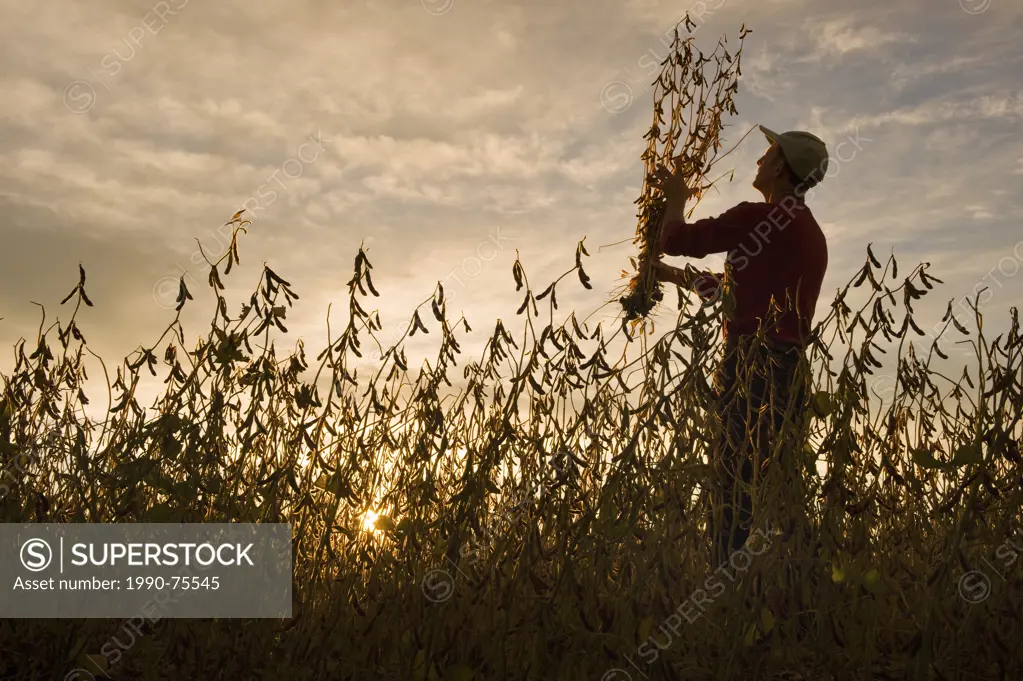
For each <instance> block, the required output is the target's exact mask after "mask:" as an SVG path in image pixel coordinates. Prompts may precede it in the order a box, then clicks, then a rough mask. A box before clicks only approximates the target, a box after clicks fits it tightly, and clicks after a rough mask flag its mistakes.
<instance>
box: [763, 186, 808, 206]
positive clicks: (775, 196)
mask: <svg viewBox="0 0 1023 681" xmlns="http://www.w3.org/2000/svg"><path fill="white" fill-rule="evenodd" d="M760 193H761V194H763V195H764V201H766V202H767V203H775V204H776V203H780V202H781V200H782V199H784V198H785V197H786V196H791V197H793V198H794V199H796V200H797V201H799V202H800V203H802V201H803V197H802V196H801V195H800V194H799V192H797V191H796V188H795V187H792V186H788V185H786V186H784V187H771V188H770V189H766V190H764V189H762V190H761V191H760Z"/></svg>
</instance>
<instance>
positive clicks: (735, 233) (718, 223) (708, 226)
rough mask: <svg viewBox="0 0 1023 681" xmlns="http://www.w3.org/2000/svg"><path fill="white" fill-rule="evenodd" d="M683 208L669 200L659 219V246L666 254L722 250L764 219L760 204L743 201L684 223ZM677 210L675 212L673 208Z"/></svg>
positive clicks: (704, 253) (695, 254) (689, 254)
mask: <svg viewBox="0 0 1023 681" xmlns="http://www.w3.org/2000/svg"><path fill="white" fill-rule="evenodd" d="M683 210H684V209H681V208H679V207H678V205H677V204H674V205H673V204H672V202H671V201H669V202H668V205H667V210H666V211H665V214H664V219H663V220H662V221H661V236H660V239H659V241H658V250H659V252H661V253H665V254H666V255H672V256H675V255H684V256H687V257H690V258H703V257H705V256H707V255H708V254H710V253H724V252H726V251H730V250H732V249H733V248H738V246H739V244H740V243H742V240H743V239H744V238H746V237H747V236H748V235H749V233H750V232H751V231H752V230H753V228H754V227H755V226H756V225H757V224H759V223H760V222H761V220H762V219H763V217H764V216H763V215H762V213H763V210H762V205H761V204H756V203H749V202H745V201H744V202H743V203H740V204H738V205H736V206H734V207H733V208H730V209H728V210H727V211H725V212H724V213H722V214H721V215H719V216H717V217H714V218H704V219H702V220H697V221H696V222H694V223H692V224H687V223H686V221H685V217H684V216H683V215H682V212H683ZM676 211H677V212H676Z"/></svg>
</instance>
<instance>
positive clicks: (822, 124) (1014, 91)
mask: <svg viewBox="0 0 1023 681" xmlns="http://www.w3.org/2000/svg"><path fill="white" fill-rule="evenodd" d="M0 8H2V14H3V21H2V22H0V84H2V90H3V93H4V100H5V101H4V104H3V106H2V107H0V229H2V230H3V243H4V248H3V249H0V281H2V285H0V317H2V320H0V346H3V347H6V348H9V349H10V348H13V345H14V343H15V342H16V341H17V340H18V339H19V338H26V339H27V340H28V341H29V345H30V346H31V345H32V344H34V339H35V336H36V333H37V328H38V325H39V322H40V308H39V307H38V306H37V305H34V304H33V301H34V302H37V303H40V304H42V305H44V306H45V307H46V311H47V324H49V323H50V322H52V321H53V320H54V318H55V315H59V317H60V318H61V319H62V320H66V319H67V317H68V315H69V314H70V310H68V309H67V308H68V307H70V306H69V305H65V306H64V307H63V308H60V306H59V301H60V300H61V298H63V297H64V295H65V294H66V293H67V292H69V291H70V290H71V289H72V288H73V287H74V285H75V284H76V283H77V280H78V268H77V266H78V264H79V263H81V264H82V265H83V266H84V267H85V268H86V270H87V272H88V283H87V291H88V292H89V294H90V297H91V298H92V300H93V301H94V302H95V304H96V306H95V307H94V308H89V309H87V310H86V311H85V312H84V313H81V315H80V320H79V325H80V326H81V328H82V329H83V331H84V332H85V334H86V336H87V337H88V339H89V344H90V347H92V348H93V350H94V351H96V352H97V353H99V354H100V355H102V356H103V357H104V358H105V359H106V360H107V361H108V366H110V364H111V363H113V364H116V363H117V361H118V360H119V358H122V357H124V356H125V355H126V354H127V353H129V352H131V351H132V350H134V349H135V348H137V347H138V346H139V345H145V346H147V347H148V346H150V345H151V344H152V343H154V342H155V341H156V339H157V338H158V337H159V335H160V333H161V332H162V330H163V328H164V327H165V326H166V324H168V323H169V322H170V321H171V320H172V319H173V316H174V312H173V310H172V309H169V308H172V307H173V298H174V294H175V293H176V286H177V284H176V280H177V279H178V278H179V277H181V276H183V275H184V276H185V277H186V282H189V283H190V288H191V289H192V291H193V293H195V294H196V301H194V302H190V303H189V305H188V306H187V307H186V309H185V313H184V315H183V319H184V324H185V331H186V334H188V336H189V337H190V338H189V341H194V339H195V338H196V337H198V335H199V334H201V333H202V334H205V331H206V330H207V329H208V320H209V319H210V318H211V317H212V310H213V307H212V301H213V299H212V295H211V294H209V292H208V289H206V287H205V283H204V276H202V271H203V268H202V267H201V266H200V265H199V264H196V262H197V260H198V258H197V257H196V256H195V254H196V251H197V243H201V244H202V245H203V248H204V250H205V251H206V252H207V254H208V255H210V256H211V257H214V256H219V255H221V254H222V253H223V252H224V248H225V246H226V240H225V239H224V237H223V235H224V234H226V231H225V230H224V229H223V228H222V225H223V223H224V222H225V221H227V220H228V219H229V218H230V216H231V215H232V214H233V213H234V212H235V211H237V210H238V209H239V208H241V207H243V206H245V207H248V208H249V209H250V213H252V215H253V216H254V217H255V220H254V222H253V224H252V226H251V228H250V233H249V234H248V235H244V236H243V237H242V242H241V258H242V265H243V266H242V267H241V268H240V269H239V270H237V271H236V272H234V273H232V275H231V276H230V277H229V278H228V280H227V283H228V286H229V293H230V295H229V301H230V312H231V314H232V315H234V314H236V313H237V310H238V307H239V305H240V304H241V303H242V302H245V301H246V300H247V299H248V295H249V293H250V292H251V291H253V290H254V289H255V286H256V284H257V279H258V276H259V272H260V270H261V268H262V263H264V262H265V263H267V264H268V265H269V266H270V267H272V268H273V269H274V270H275V271H276V272H278V273H279V274H280V275H281V276H283V277H284V278H286V279H288V280H289V281H290V282H291V283H292V284H293V286H294V289H295V290H296V291H297V292H298V293H299V295H300V296H301V299H300V301H298V303H297V307H296V308H295V309H293V310H291V311H290V312H289V315H288V321H289V329H290V330H291V333H290V334H289V335H288V336H287V338H288V339H290V340H289V341H288V342H285V343H283V345H282V344H281V343H279V344H278V348H279V349H282V348H283V349H285V350H286V349H288V348H290V347H293V343H294V339H295V338H297V337H302V338H303V339H305V341H306V343H307V348H308V350H309V353H310V355H311V356H312V357H314V356H315V355H316V354H317V353H318V351H319V349H320V348H322V347H323V344H324V342H325V339H326V324H325V319H326V311H327V306H328V304H330V303H333V304H334V309H333V312H332V314H331V320H332V324H331V326H332V329H334V330H335V334H336V330H337V329H338V328H340V327H343V326H344V325H345V324H346V322H347V316H346V315H347V306H346V304H345V301H346V298H347V291H346V287H345V282H347V281H348V279H349V278H350V276H351V272H352V265H353V259H354V257H355V255H356V253H357V251H358V248H359V245H360V243H362V244H365V245H366V247H367V248H368V254H369V257H370V260H371V261H372V263H373V265H374V270H373V274H374V283H375V284H376V287H377V288H378V290H379V291H380V292H381V294H382V298H380V299H373V301H372V302H371V303H370V304H371V305H376V306H377V307H378V308H379V309H380V311H381V317H382V320H383V322H384V324H385V335H386V333H389V332H390V331H392V330H393V329H394V328H395V327H397V326H398V325H399V324H400V323H401V322H402V321H403V320H405V319H407V316H408V314H409V312H410V311H411V310H412V309H413V308H414V307H415V305H417V304H419V303H420V302H422V301H423V300H426V299H427V298H429V296H430V295H431V293H432V291H433V289H434V287H435V285H436V283H437V282H438V281H442V282H443V283H444V287H445V290H446V291H447V296H448V311H449V314H450V315H451V316H452V317H453V318H457V317H458V316H459V314H460V313H462V312H464V314H465V315H466V317H467V318H468V319H469V322H470V324H471V325H472V326H473V328H474V331H475V333H474V334H470V336H468V337H467V338H466V340H465V341H464V342H463V346H464V347H465V348H466V349H467V351H469V352H472V351H473V350H476V351H477V352H478V349H479V348H480V347H482V344H483V343H484V342H485V340H486V336H487V333H488V331H489V330H492V328H493V324H494V322H495V321H496V319H497V318H499V317H500V318H503V319H504V320H505V322H506V324H507V325H508V326H509V327H510V328H511V329H512V330H513V331H515V330H521V328H522V317H516V316H515V309H516V308H517V307H518V305H519V302H520V300H521V297H520V294H518V293H516V292H515V290H514V283H513V280H512V277H511V266H512V263H513V262H514V259H515V257H516V253H518V255H519V256H520V258H521V260H522V262H523V264H524V266H525V268H526V272H527V275H528V276H529V278H530V281H531V282H532V284H533V288H534V290H535V291H539V290H541V289H542V288H544V287H545V286H546V285H547V283H549V282H550V281H551V280H552V279H553V278H555V277H557V276H559V275H560V274H562V273H563V272H564V271H566V270H568V269H570V268H571V267H572V265H573V258H574V248H575V244H576V243H577V242H578V241H579V240H580V239H582V238H583V237H585V238H586V244H587V247H588V249H589V251H590V253H591V254H592V257H591V258H589V259H588V260H587V261H586V267H587V271H588V273H589V274H590V276H591V278H592V282H593V284H594V289H593V290H592V291H586V290H584V289H583V288H582V287H581V286H580V285H579V284H578V282H577V281H576V280H575V278H574V276H573V277H572V278H571V279H569V280H568V281H566V282H564V283H563V284H562V285H561V286H560V287H559V303H560V304H561V309H562V311H566V310H567V309H575V310H576V312H577V316H578V317H579V318H584V317H586V316H587V315H589V314H590V313H591V312H593V311H594V310H597V308H599V307H600V306H601V305H602V304H603V303H604V302H605V301H606V300H607V299H608V298H609V297H610V296H611V293H612V291H613V289H614V288H615V287H616V286H618V285H620V284H621V281H619V279H618V277H619V272H620V270H621V269H622V268H623V267H624V268H628V267H629V266H628V257H629V256H630V255H632V254H634V252H635V246H634V245H633V244H631V243H630V240H631V237H632V236H633V234H634V232H635V228H636V219H635V206H634V204H633V202H634V201H635V199H636V197H637V196H638V195H639V191H640V182H641V180H642V164H641V162H640V154H641V153H642V151H643V149H644V146H645V142H644V141H643V139H642V136H643V134H644V132H645V131H646V129H647V128H648V127H649V125H650V121H651V117H652V104H651V90H650V87H649V83H650V81H651V79H652V78H653V77H654V73H653V70H652V69H651V68H650V64H651V63H654V62H659V61H660V60H661V59H663V58H664V57H665V56H666V54H667V51H666V45H667V44H668V42H669V36H670V32H671V29H672V27H673V26H674V25H675V24H676V23H677V22H678V21H679V19H680V18H681V16H682V15H683V14H684V13H685V11H686V10H687V9H689V10H690V11H691V12H692V14H693V15H694V16H695V17H696V20H697V23H698V24H699V28H698V30H697V43H698V45H699V46H700V47H702V48H703V49H705V50H707V51H711V50H713V48H714V45H715V44H716V42H717V41H718V39H719V37H720V36H721V34H727V35H728V37H729V40H730V44H732V43H735V42H736V40H737V36H738V33H739V28H740V26H741V25H742V24H743V23H744V22H745V24H746V25H747V27H748V28H750V29H752V31H753V32H752V33H751V34H750V35H749V36H748V37H747V39H746V46H745V49H744V57H743V76H742V79H741V82H740V89H739V95H738V99H737V100H736V106H737V108H738V111H739V115H738V116H736V117H734V118H732V119H731V120H730V121H729V123H730V125H731V127H730V128H728V129H727V131H726V140H725V141H726V143H728V144H732V143H734V142H736V141H738V140H739V138H740V137H742V135H743V134H744V133H745V132H747V131H748V130H749V129H750V128H751V127H753V126H754V125H755V124H757V123H761V124H764V125H767V126H768V127H771V128H774V129H777V130H789V129H806V130H810V131H811V132H814V133H815V134H817V135H818V136H820V137H822V138H823V139H824V140H825V141H827V142H828V144H829V147H830V148H831V150H832V153H833V154H834V155H836V156H838V157H839V162H837V163H835V164H834V169H835V170H834V172H833V173H832V176H831V177H829V178H828V179H827V180H826V181H825V182H824V184H822V185H821V187H820V188H819V190H818V191H817V193H816V195H815V196H814V198H813V201H812V206H813V210H814V213H815V215H816V216H817V218H818V221H819V222H820V223H821V225H822V227H823V228H824V231H825V233H826V234H827V237H828V240H829V249H830V254H831V258H830V264H829V270H828V276H827V279H826V281H825V285H824V291H823V294H822V298H821V303H820V305H819V307H818V310H819V311H820V314H821V315H823V314H826V313H827V310H828V307H829V303H830V301H831V299H832V298H833V296H834V293H835V291H836V289H837V288H838V287H840V286H842V285H843V284H844V283H845V282H846V281H848V280H849V279H850V277H852V275H853V274H854V273H855V271H856V270H857V269H858V268H859V266H860V265H861V264H862V262H863V260H864V258H865V254H866V250H865V249H866V245H867V243H868V242H873V244H874V251H875V253H877V254H878V255H879V256H886V255H887V254H889V253H891V252H893V251H894V253H895V255H896V257H897V258H898V259H899V261H900V264H901V267H900V271H905V272H908V271H909V270H910V269H912V266H913V265H915V264H917V263H919V262H922V261H928V262H930V263H932V269H931V272H932V273H933V274H934V275H935V276H938V277H939V278H941V279H943V280H944V282H945V284H944V285H943V286H941V287H939V289H938V291H937V292H936V293H935V294H932V295H930V296H928V298H930V301H929V303H928V304H926V305H922V306H920V310H921V313H922V320H923V321H929V322H930V324H927V325H924V326H925V328H929V327H930V326H933V324H934V323H937V322H938V320H939V319H940V317H941V315H942V313H943V312H944V309H945V306H946V304H947V302H948V301H949V300H950V299H956V300H958V299H960V298H961V297H962V296H964V295H967V294H970V293H971V292H973V291H974V289H975V287H976V285H977V284H978V283H979V282H981V281H986V282H987V284H988V285H989V286H990V288H991V291H992V293H991V294H985V295H984V298H982V300H983V301H984V302H985V305H984V308H983V310H984V312H985V313H986V314H988V317H989V319H990V321H989V322H988V323H987V324H985V326H986V327H988V325H990V328H1004V326H1005V325H1006V321H1005V320H1006V319H1007V314H1008V309H1009V307H1010V306H1012V305H1018V304H1019V303H1020V299H1021V298H1023V295H1021V291H1023V287H1021V286H1020V285H1019V282H1020V281H1021V279H1020V278H1019V276H1018V275H1017V273H1018V271H1019V269H1020V267H1021V266H1023V265H1021V263H1023V243H1021V239H1023V230H1021V229H1020V225H1021V224H1023V222H1021V218H1023V201H1021V199H1020V188H1021V181H1023V136H1021V135H1020V118H1021V116H1023V93H1021V90H1020V80H1019V74H1020V73H1021V72H1023V70H1021V66H1023V65H1021V61H1023V49H1021V48H1020V47H1019V39H1018V37H1019V35H1020V34H1021V29H1023V5H1021V4H1020V3H1019V2H1017V1H1016V0H903V1H901V2H898V3H892V2H879V1H875V0H866V1H864V2H859V3H855V5H850V4H849V3H846V2H839V1H838V0H815V1H814V2H810V1H809V0H770V1H763V0H758V1H757V2H749V1H747V0H704V2H699V3H695V4H693V3H689V2H688V0H684V1H683V2H680V3H670V2H666V1H663V0H587V1H585V2H584V1H582V0H559V1H551V2H537V1H535V0H527V1H515V0H502V1H501V2H497V1H496V0H349V1H348V2H343V3H334V2H325V1H322V0H319V1H314V0H305V1H303V0H294V1H291V2H284V1H283V0H275V1H272V2H260V3H242V2H237V1H236V0H218V1H217V2H211V1H210V0H166V1H161V2H155V3H154V2H151V1H150V0H138V1H125V0H95V1H94V2H89V3H74V2H67V1H66V0H64V1H54V2H46V3H29V2H24V1H23V0H0ZM1013 74H1016V75H1015V76H1014V75H1013ZM843 142H844V143H845V144H844V146H842V147H841V148H839V145H841V144H842V143H843ZM765 146H766V142H765V140H764V139H763V137H762V136H760V135H759V133H756V134H752V135H749V136H748V137H747V138H746V140H745V141H744V142H743V143H742V144H741V145H740V146H739V147H738V149H737V150H736V151H735V152H734V153H733V154H732V155H731V156H730V157H729V159H728V160H729V162H730V163H729V167H734V169H735V171H736V172H735V180H734V182H732V183H730V184H723V185H722V186H721V187H720V192H719V193H718V194H712V195H710V196H708V197H706V198H705V199H704V201H703V202H702V203H701V204H700V206H699V208H698V211H697V216H704V215H711V214H717V213H719V212H721V211H723V210H725V209H726V208H728V207H729V206H731V205H732V204H734V203H735V202H738V201H742V200H756V199H757V198H758V195H757V194H756V192H755V191H754V190H753V189H752V187H751V186H750V182H751V180H752V178H753V175H754V171H755V161H756V159H757V158H758V157H759V155H760V154H761V153H762V152H763V150H764V148H765ZM601 246H603V248H601ZM721 259H722V258H721V256H718V257H716V258H715V257H712V258H708V259H707V261H706V264H711V265H713V264H716V263H720V262H721ZM199 262H201V261H199ZM683 262H684V261H683V260H682V259H676V263H677V264H682V263H683ZM192 278H195V279H196V280H197V281H198V282H200V283H191V281H190V280H191V279H192ZM427 311H428V308H427ZM616 313H617V310H616V309H615V308H614V307H613V306H612V307H607V308H605V309H604V310H603V311H601V312H598V313H597V314H596V315H594V317H593V318H591V321H593V320H596V319H599V318H602V317H603V318H608V319H611V318H612V317H613V316H614V315H615V314H616ZM674 316H675V312H674V311H673V310H671V309H668V310H666V311H665V312H664V313H663V314H662V315H661V316H659V317H658V319H662V320H664V321H665V322H667V321H669V320H670V319H672V318H674ZM961 318H962V319H965V318H966V315H965V314H963V315H962V317H961ZM427 323H431V320H430V318H429V316H428V317H427ZM433 325H434V328H436V326H435V322H433ZM922 325H923V324H922ZM435 337H436V334H434V335H433V336H431V337H430V338H431V339H432V338H435ZM9 349H8V350H6V351H4V352H3V355H2V357H0V370H2V371H4V372H9V370H10V368H11V367H12V366H13V358H12V353H11V351H10V350H9ZM461 365H464V364H463V363H460V366H461ZM103 392H105V389H104V390H103ZM147 403H148V402H147Z"/></svg>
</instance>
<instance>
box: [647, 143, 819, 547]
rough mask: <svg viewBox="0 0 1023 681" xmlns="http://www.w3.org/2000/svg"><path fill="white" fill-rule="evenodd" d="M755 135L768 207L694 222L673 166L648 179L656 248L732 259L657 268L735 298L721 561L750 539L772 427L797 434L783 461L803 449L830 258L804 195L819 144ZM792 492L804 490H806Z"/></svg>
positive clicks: (719, 527) (715, 511)
mask: <svg viewBox="0 0 1023 681" xmlns="http://www.w3.org/2000/svg"><path fill="white" fill-rule="evenodd" d="M760 130H761V131H762V132H763V133H764V135H766V137H767V139H768V141H769V142H770V147H769V148H768V150H767V152H766V153H764V155H763V156H762V157H761V158H760V160H759V161H757V165H758V166H759V167H758V170H757V175H756V177H755V178H754V180H753V187H754V188H756V189H757V190H758V191H759V192H760V193H761V194H763V196H764V200H763V201H762V202H760V201H758V202H742V203H739V204H738V205H736V206H735V207H733V208H731V209H729V210H727V211H725V212H724V213H722V214H721V215H719V216H718V217H714V218H704V219H702V220H697V221H696V222H694V223H692V224H687V223H686V221H685V217H684V214H685V204H686V201H687V200H688V199H689V198H690V197H691V196H693V195H694V194H695V193H696V191H695V190H694V189H691V188H689V187H687V186H686V183H685V179H684V178H683V177H682V176H681V174H680V173H679V171H678V170H676V171H675V172H674V173H672V172H669V171H668V170H667V168H665V167H664V166H659V167H658V168H657V170H656V172H655V174H654V181H653V185H654V186H655V187H657V188H658V189H660V191H661V192H662V194H663V195H664V199H665V201H666V203H665V213H664V218H663V220H662V222H661V232H660V242H659V243H658V253H664V254H667V255H672V256H686V257H689V258H702V257H704V256H706V255H708V254H710V253H727V254H728V255H727V257H726V261H725V268H724V269H725V271H724V273H723V274H713V273H709V272H702V273H701V272H698V271H697V270H695V269H694V268H692V267H691V266H688V265H687V266H686V269H685V270H679V269H677V268H674V267H671V266H669V265H666V264H664V263H663V262H657V263H656V264H655V266H654V267H655V275H656V276H657V278H658V279H659V280H661V281H665V282H670V283H675V284H678V285H679V286H682V287H684V288H687V289H692V290H695V291H696V292H697V293H698V294H699V295H700V297H701V298H703V299H704V300H705V301H708V300H712V299H714V298H715V297H717V296H718V294H720V293H721V292H722V291H723V290H724V291H728V292H729V294H730V297H729V298H728V299H727V300H728V302H729V305H728V306H726V308H725V321H724V323H723V327H724V328H723V335H724V345H725V353H724V358H723V361H722V364H721V367H720V368H719V370H718V373H717V375H716V377H715V383H716V386H715V387H716V389H717V390H716V392H717V395H718V400H717V403H716V407H715V409H716V412H717V416H718V418H719V419H720V420H721V423H722V434H721V438H720V440H719V441H718V443H717V447H716V449H715V451H714V453H713V457H712V470H714V472H715V476H714V479H715V481H716V484H713V485H711V489H710V490H708V492H709V494H710V498H711V500H712V509H711V514H710V517H709V518H708V528H709V530H710V534H711V538H712V541H713V544H714V551H715V558H716V560H717V562H718V564H720V563H723V562H725V561H726V560H728V558H729V556H730V555H731V554H732V553H733V552H735V551H737V550H739V549H740V548H742V546H743V545H744V544H745V542H746V540H747V539H748V537H749V535H750V531H751V528H750V527H749V524H750V520H751V513H752V497H751V487H750V486H751V483H752V482H753V480H754V472H755V471H758V470H761V469H762V468H763V466H765V465H766V464H767V463H768V462H769V461H770V458H771V454H772V450H774V449H775V447H774V445H775V444H776V441H777V439H778V438H777V437H775V436H774V433H777V432H779V431H780V430H781V429H782V427H783V425H784V424H786V423H788V424H789V425H788V426H786V427H787V430H786V431H785V432H786V433H788V434H791V435H792V437H793V438H794V439H793V440H791V441H788V440H786V442H787V443H788V444H783V446H781V447H780V451H779V457H778V458H779V460H780V461H785V457H786V456H787V453H786V450H789V451H791V450H792V449H795V453H796V454H797V456H800V455H801V454H802V446H803V445H802V438H801V433H802V429H803V427H804V424H805V420H804V416H803V414H804V410H805V404H806V384H805V383H804V381H805V380H806V378H807V377H808V372H807V371H806V368H807V364H806V358H805V352H804V350H805V347H806V345H807V343H808V337H809V334H810V329H811V322H812V320H813V314H814V308H815V307H816V304H817V297H818V294H819V293H820V290H821V282H822V280H823V279H824V271H825V269H826V268H827V264H828V248H827V243H826V241H825V238H824V233H823V232H822V231H821V228H820V226H819V225H818V224H817V221H816V220H815V219H814V217H813V214H812V213H811V212H810V208H809V207H808V206H807V205H806V203H805V201H804V195H805V193H806V191H807V190H808V189H809V188H810V187H813V186H814V185H816V184H818V183H819V182H820V181H821V180H822V179H823V178H824V175H825V173H826V172H827V168H828V152H827V148H826V146H825V144H824V142H822V141H821V140H820V139H818V138H817V137H815V136H814V135H811V134H810V133H808V132H801V131H792V132H786V133H782V134H778V133H776V132H773V131H771V130H768V129H767V128H765V127H763V126H760ZM772 303H774V304H776V306H775V305H773V304H772ZM758 332H759V336H758ZM758 337H759V338H761V339H762V340H761V341H757V340H756V339H757V338H758ZM761 408H763V411H761ZM785 468H786V469H787V470H786V473H796V474H799V475H801V471H802V463H801V459H798V458H797V459H796V460H795V461H791V462H788V461H786V464H785ZM800 479H801V478H800ZM791 492H792V493H793V494H794V495H797V496H799V495H801V494H802V492H801V491H800V489H799V488H797V489H793V490H791ZM792 501H793V502H797V501H801V500H797V499H792ZM736 506H738V518H737V519H736V517H735V515H736V513H735V508H736ZM794 507H795V506H794ZM736 520H738V522H736Z"/></svg>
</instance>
